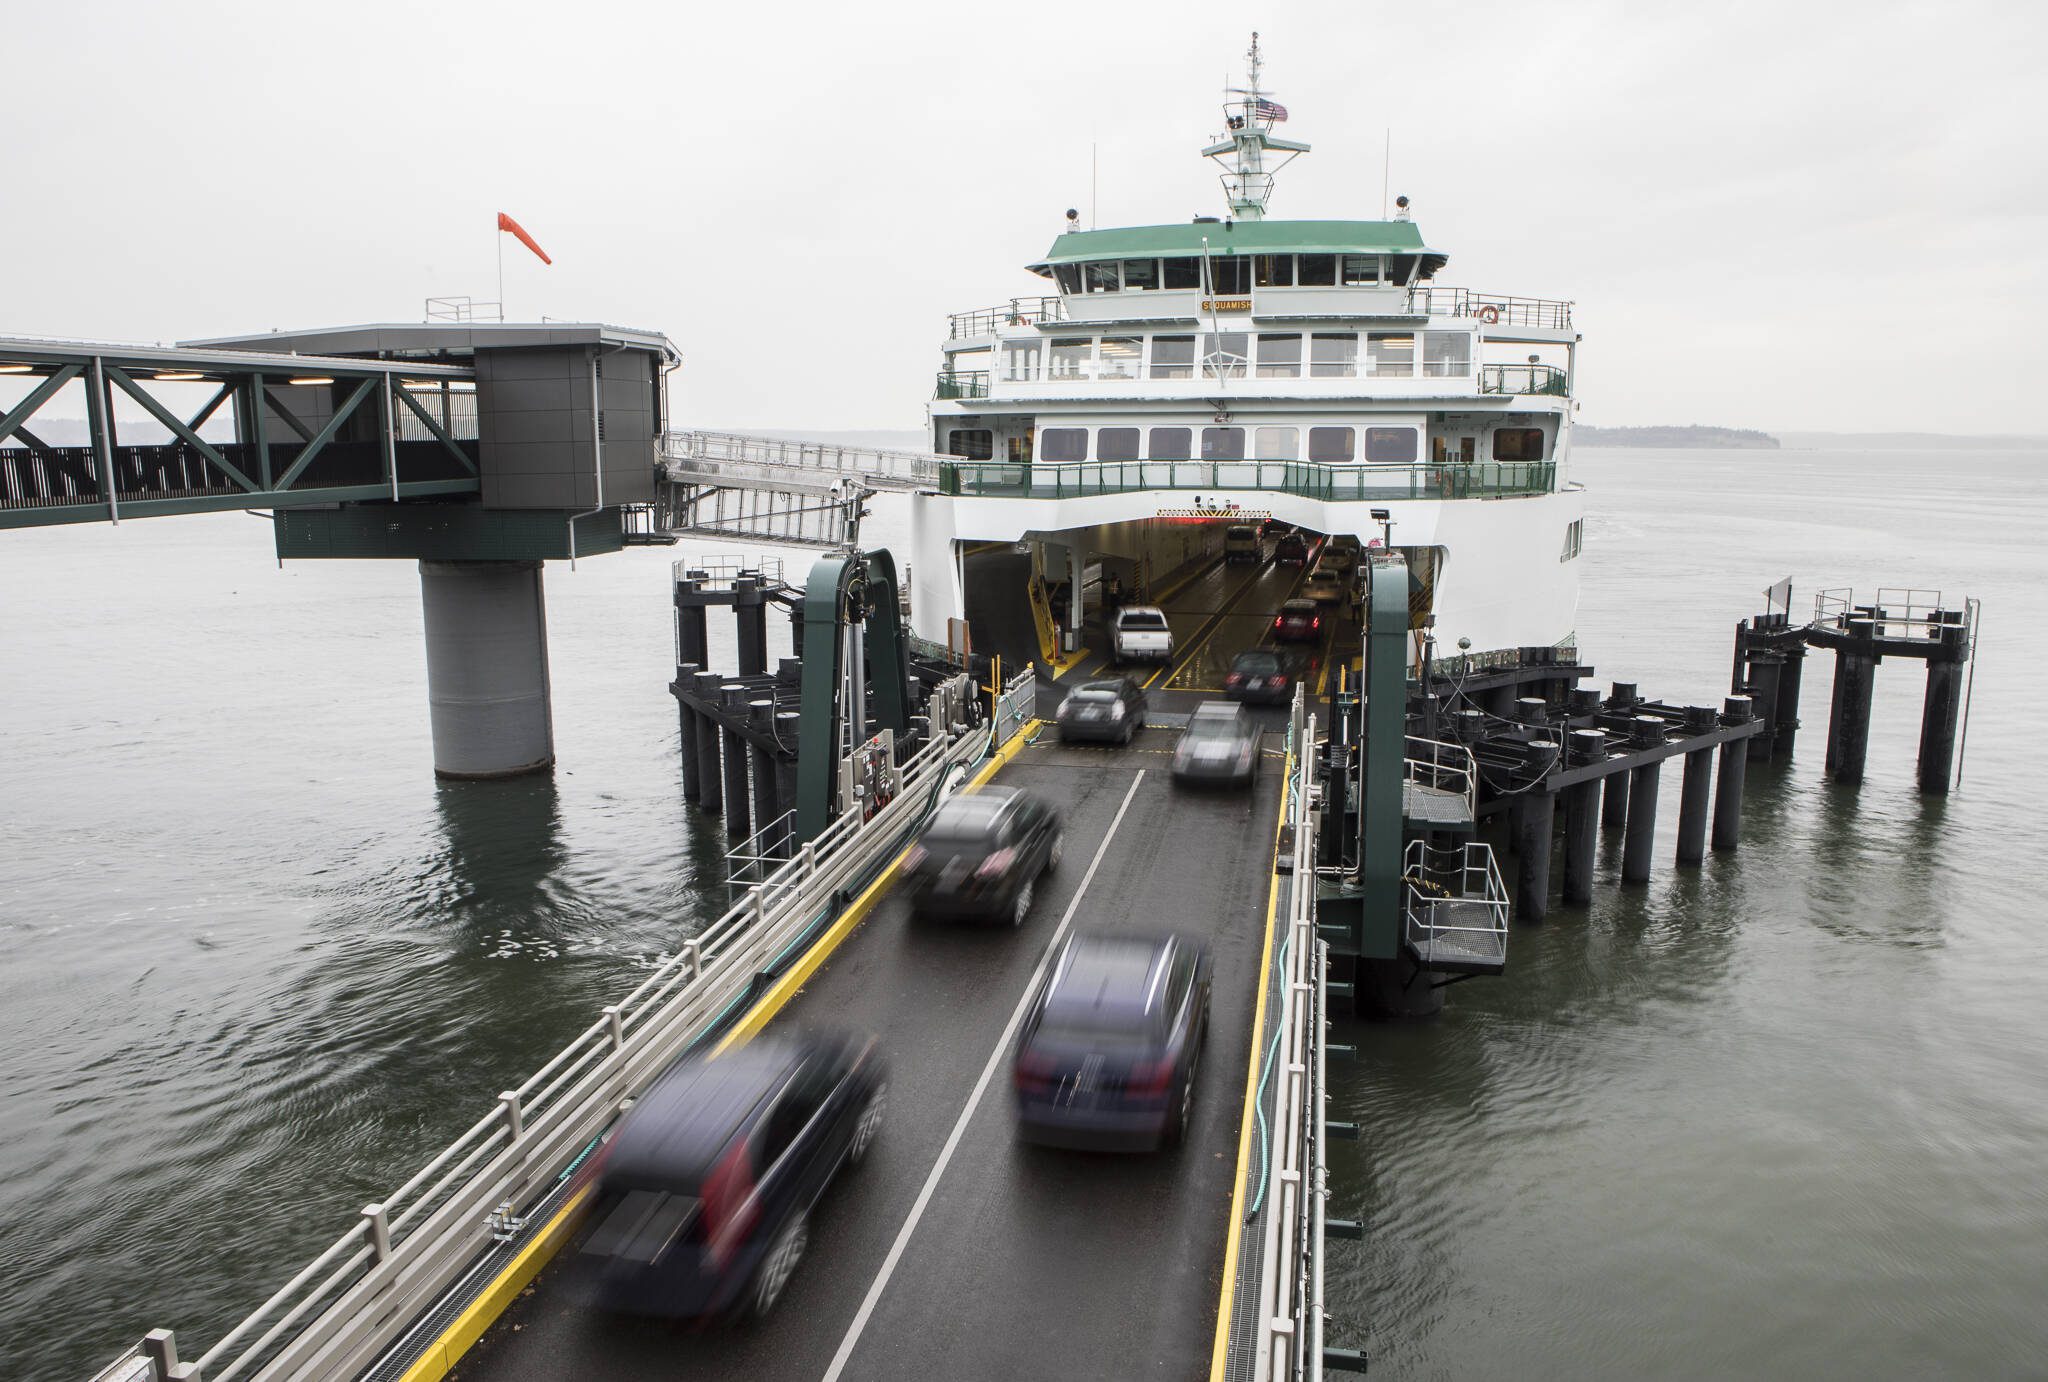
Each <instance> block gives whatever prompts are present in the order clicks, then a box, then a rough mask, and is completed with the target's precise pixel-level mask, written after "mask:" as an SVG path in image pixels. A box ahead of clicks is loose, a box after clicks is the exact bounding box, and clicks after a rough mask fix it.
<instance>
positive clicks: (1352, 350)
mask: <svg viewBox="0 0 2048 1382" xmlns="http://www.w3.org/2000/svg"><path fill="white" fill-rule="evenodd" d="M1362 338H1363V340H1364V343H1365V354H1364V356H1363V357H1362V358H1361V356H1360V355H1359V342H1360V339H1361V333H1359V332H1356V331H1315V332H1309V333H1306V334H1304V333H1302V332H1299V331H1277V332H1276V331H1261V332H1259V333H1258V334H1257V335H1256V336H1255V335H1253V333H1251V332H1249V331H1210V332H1203V333H1202V334H1201V335H1199V336H1197V335H1187V336H1102V337H1094V336H1053V337H1049V338H1034V339H1031V340H1018V341H1009V342H1006V343H1005V344H1004V346H1003V378H1004V379H1005V380H1007V381H1009V382H1011V383H1027V382H1031V381H1035V380H1039V379H1144V378H1148V377H1149V378H1152V379H1193V378H1195V377H1196V371H1197V368H1198V367H1199V368H1200V371H1201V373H1202V374H1203V375H1204V376H1205V377H1210V378H1215V377H1222V378H1230V379H1236V378H1242V377H1244V376H1245V375H1247V374H1250V375H1253V376H1255V377H1257V378H1260V379H1300V378H1303V377H1304V376H1306V377H1307V378H1310V379H1356V378H1358V377H1359V376H1360V375H1361V374H1364V375H1369V376H1372V377H1374V378H1382V379H1412V378H1414V377H1415V376H1416V375H1417V374H1418V373H1420V374H1421V375H1422V376H1423V377H1424V378H1431V379H1462V378H1464V377H1465V376H1467V375H1469V374H1471V373H1472V334H1471V333H1470V332H1468V331H1421V332H1415V331H1368V332H1365V333H1363V337H1362Z"/></svg>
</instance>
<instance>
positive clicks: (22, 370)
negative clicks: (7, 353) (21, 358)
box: [0, 365, 35, 374]
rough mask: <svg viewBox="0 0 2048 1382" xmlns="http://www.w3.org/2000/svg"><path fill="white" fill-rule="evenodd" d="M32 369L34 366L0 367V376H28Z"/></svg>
mask: <svg viewBox="0 0 2048 1382" xmlns="http://www.w3.org/2000/svg"><path fill="white" fill-rule="evenodd" d="M34 369H35V366H34V365H0V374H28V373H31V372H33V371H34Z"/></svg>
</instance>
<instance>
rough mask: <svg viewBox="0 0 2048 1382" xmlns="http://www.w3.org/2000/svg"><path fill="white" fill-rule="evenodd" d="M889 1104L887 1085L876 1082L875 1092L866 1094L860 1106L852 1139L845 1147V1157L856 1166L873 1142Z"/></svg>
mask: <svg viewBox="0 0 2048 1382" xmlns="http://www.w3.org/2000/svg"><path fill="white" fill-rule="evenodd" d="M888 1106H889V1086H887V1085H885V1084H878V1085H876V1086H875V1092H874V1093H873V1094H870V1095H868V1101H867V1103H866V1105H864V1106H863V1107H862V1108H861V1111H860V1121H859V1122H857V1123H855V1124H854V1125H853V1141H852V1142H851V1143H850V1144H848V1146H847V1148H846V1159H847V1160H848V1161H849V1162H851V1163H852V1164H853V1165H855V1166H858V1165H860V1163H861V1159H862V1158H863V1157H865V1156H866V1155H867V1154H868V1148H869V1147H870V1146H871V1145H872V1144H873V1143H874V1140H875V1134H876V1133H877V1132H879V1131H880V1130H881V1127H882V1114H883V1113H884V1111H886V1110H887V1108H888Z"/></svg>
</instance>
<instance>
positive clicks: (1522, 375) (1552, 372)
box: [1479, 365, 1571, 398]
mask: <svg viewBox="0 0 2048 1382" xmlns="http://www.w3.org/2000/svg"><path fill="white" fill-rule="evenodd" d="M1479 392H1481V393H1507V394H1543V395H1547V396H1548V397H1551V398H1568V397H1570V396H1571V380H1570V378H1569V377H1568V376H1567V375H1566V374H1565V372H1564V371H1563V370H1561V369H1559V368H1558V367H1557V366H1556V365H1481V366H1480V367H1479Z"/></svg>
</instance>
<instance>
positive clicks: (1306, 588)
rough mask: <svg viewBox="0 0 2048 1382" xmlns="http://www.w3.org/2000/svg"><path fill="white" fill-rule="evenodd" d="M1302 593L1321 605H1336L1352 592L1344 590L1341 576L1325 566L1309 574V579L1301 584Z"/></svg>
mask: <svg viewBox="0 0 2048 1382" xmlns="http://www.w3.org/2000/svg"><path fill="white" fill-rule="evenodd" d="M1301 593H1302V594H1304V595H1306V596H1308V598H1309V599H1311V600H1314V601H1315V602H1316V603H1317V604H1319V605H1334V604H1337V603H1339V602H1341V601H1342V600H1343V599H1344V598H1345V596H1346V595H1348V594H1349V593H1350V592H1348V591H1347V590H1346V589H1345V588H1344V578H1343V577H1342V576H1341V575H1339V574H1338V573H1336V572H1335V571H1332V570H1330V569H1329V568H1328V567H1326V566H1323V567H1317V568H1316V569H1315V570H1314V571H1311V572H1309V576H1308V579H1307V580H1306V581H1303V582H1302V584H1301Z"/></svg>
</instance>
